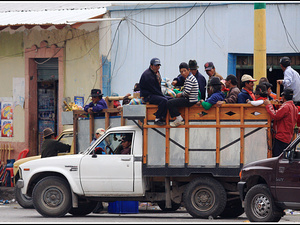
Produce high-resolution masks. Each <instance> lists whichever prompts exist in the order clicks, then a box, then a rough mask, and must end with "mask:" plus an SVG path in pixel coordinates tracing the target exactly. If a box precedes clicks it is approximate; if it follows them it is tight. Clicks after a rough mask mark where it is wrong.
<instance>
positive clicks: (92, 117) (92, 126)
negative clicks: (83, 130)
mask: <svg viewBox="0 0 300 225" xmlns="http://www.w3.org/2000/svg"><path fill="white" fill-rule="evenodd" d="M89 116H90V121H89V122H90V143H91V142H92V140H93V138H94V128H95V124H94V113H89ZM105 119H106V118H105ZM105 129H106V128H105Z"/></svg>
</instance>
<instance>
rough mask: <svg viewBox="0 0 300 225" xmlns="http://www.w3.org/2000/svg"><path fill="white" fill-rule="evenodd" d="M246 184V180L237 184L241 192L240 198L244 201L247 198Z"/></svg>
mask: <svg viewBox="0 0 300 225" xmlns="http://www.w3.org/2000/svg"><path fill="white" fill-rule="evenodd" d="M245 185H246V182H244V181H240V182H238V184H237V188H238V191H239V194H240V198H241V201H242V202H243V201H244V199H245V192H244V190H245Z"/></svg>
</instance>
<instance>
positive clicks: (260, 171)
mask: <svg viewBox="0 0 300 225" xmlns="http://www.w3.org/2000/svg"><path fill="white" fill-rule="evenodd" d="M299 171H300V135H298V137H297V138H296V139H295V140H294V141H293V142H292V143H291V144H290V145H289V146H288V147H287V148H286V149H285V150H284V151H283V153H282V154H281V155H280V156H278V157H273V158H269V159H264V160H259V161H255V162H252V163H249V164H247V165H246V166H244V168H243V169H242V171H241V174H240V176H241V180H240V181H239V182H238V189H239V193H240V197H241V200H242V201H243V206H244V208H245V213H246V215H247V217H248V218H249V220H250V221H251V222H277V221H279V220H280V219H281V217H282V216H284V210H285V209H293V210H299V209H300V189H299V184H300V175H299Z"/></svg>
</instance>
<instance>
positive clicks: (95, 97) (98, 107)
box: [84, 89, 107, 116]
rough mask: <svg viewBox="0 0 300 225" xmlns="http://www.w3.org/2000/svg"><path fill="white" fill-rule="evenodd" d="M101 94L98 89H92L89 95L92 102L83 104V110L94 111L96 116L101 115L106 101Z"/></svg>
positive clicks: (105, 107) (105, 106)
mask: <svg viewBox="0 0 300 225" xmlns="http://www.w3.org/2000/svg"><path fill="white" fill-rule="evenodd" d="M102 96H103V94H102V93H101V90H100V89H92V90H91V95H90V97H92V102H90V103H89V104H88V105H86V106H84V111H86V112H88V113H92V112H93V113H96V116H100V115H101V116H102V115H104V113H101V111H102V110H103V109H107V104H106V101H105V100H104V99H103V98H102Z"/></svg>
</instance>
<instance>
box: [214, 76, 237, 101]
mask: <svg viewBox="0 0 300 225" xmlns="http://www.w3.org/2000/svg"><path fill="white" fill-rule="evenodd" d="M225 87H226V88H228V89H229V91H228V93H227V95H226V97H225V99H224V101H218V102H217V104H216V105H217V106H218V107H220V106H221V105H222V104H224V103H229V104H232V103H237V99H238V95H239V93H240V92H241V91H240V89H239V88H238V87H237V78H236V76H235V75H233V74H229V75H228V76H227V77H226V80H225Z"/></svg>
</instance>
